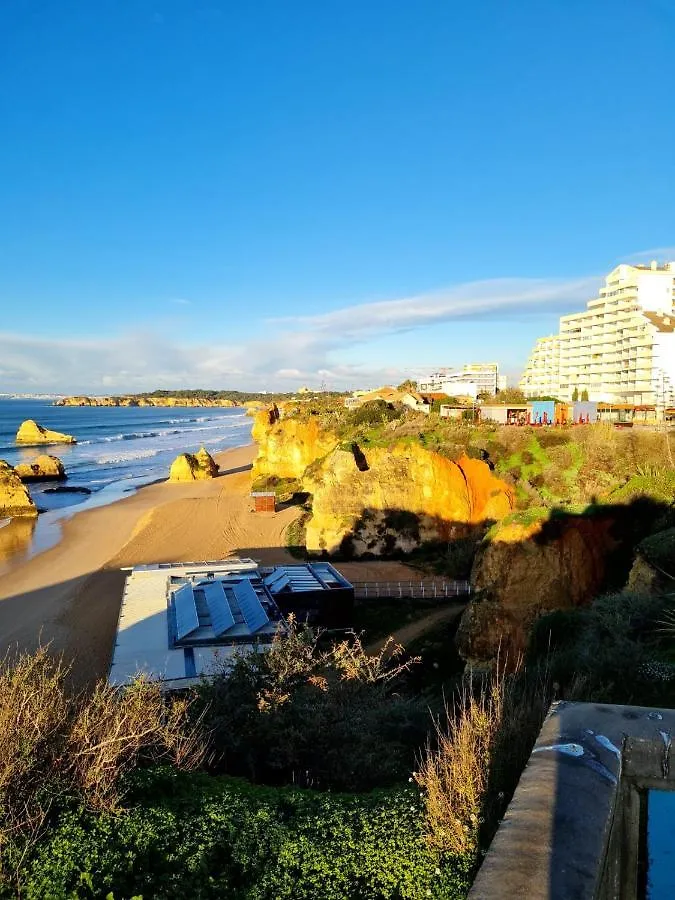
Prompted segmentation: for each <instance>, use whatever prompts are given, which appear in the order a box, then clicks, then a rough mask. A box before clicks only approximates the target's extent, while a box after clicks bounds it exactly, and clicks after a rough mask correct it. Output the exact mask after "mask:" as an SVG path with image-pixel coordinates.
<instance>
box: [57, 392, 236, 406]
mask: <svg viewBox="0 0 675 900" xmlns="http://www.w3.org/2000/svg"><path fill="white" fill-rule="evenodd" d="M238 405H239V404H237V403H236V402H235V401H234V400H228V399H225V398H220V397H144V396H142V395H138V396H133V395H127V396H122V397H61V398H60V399H59V400H55V401H54V406H159V407H164V406H168V407H175V406H186V407H193V406H196V407H218V408H224V409H231V408H232V407H236V406H238Z"/></svg>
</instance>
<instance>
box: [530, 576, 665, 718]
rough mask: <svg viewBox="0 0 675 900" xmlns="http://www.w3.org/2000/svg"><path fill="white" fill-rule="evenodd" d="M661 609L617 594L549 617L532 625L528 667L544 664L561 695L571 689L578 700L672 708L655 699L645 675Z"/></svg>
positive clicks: (651, 600)
mask: <svg viewBox="0 0 675 900" xmlns="http://www.w3.org/2000/svg"><path fill="white" fill-rule="evenodd" d="M665 608H666V600H665V598H663V597H658V596H645V595H640V594H632V593H618V594H605V595H603V596H602V597H599V598H597V599H596V600H595V601H594V602H593V603H592V604H591V605H590V606H588V607H584V608H579V609H572V610H566V611H561V610H558V611H555V612H552V613H549V614H547V615H545V616H542V617H541V618H540V619H539V620H538V621H537V622H536V623H535V626H534V628H533V631H532V635H531V639H530V644H529V648H528V659H529V662H530V663H531V664H534V663H536V662H538V661H543V660H546V664H547V666H548V667H549V669H550V672H551V676H552V677H553V678H554V680H555V681H557V682H558V683H559V685H560V686H561V689H562V691H563V694H564V693H565V691H566V690H569V689H570V688H572V689H574V690H576V691H577V699H587V700H594V701H600V702H606V703H638V704H639V703H642V704H645V705H650V703H652V702H657V703H658V702H661V703H663V702H664V700H669V701H670V702H672V700H673V699H674V698H673V696H671V695H670V694H668V695H666V696H660V697H657V696H655V695H654V693H653V685H651V684H650V683H649V681H648V680H645V678H644V675H643V672H644V668H645V666H646V665H647V664H648V663H649V662H650V660H652V659H653V658H654V651H655V645H656V643H657V642H658V634H657V629H658V623H659V621H660V617H661V616H662V615H663V612H664V609H665ZM575 683H576V687H574V686H575ZM671 690H672V689H671Z"/></svg>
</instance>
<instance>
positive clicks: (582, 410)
mask: <svg viewBox="0 0 675 900" xmlns="http://www.w3.org/2000/svg"><path fill="white" fill-rule="evenodd" d="M597 421H598V404H597V403H595V402H594V401H593V400H577V401H576V402H575V403H573V404H572V422H573V423H574V424H575V425H592V424H594V423H595V422H597Z"/></svg>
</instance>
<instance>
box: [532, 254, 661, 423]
mask: <svg viewBox="0 0 675 900" xmlns="http://www.w3.org/2000/svg"><path fill="white" fill-rule="evenodd" d="M520 387H521V390H522V391H523V392H524V393H525V394H526V395H527V396H529V397H536V396H548V395H551V396H556V397H558V398H559V399H561V400H571V399H572V397H573V395H575V391H576V392H577V393H578V395H579V397H581V395H582V394H583V392H584V391H587V392H588V397H589V399H590V400H599V401H605V402H608V403H629V404H633V405H636V406H639V405H649V406H657V407H659V406H664V405H665V406H669V405H673V403H675V262H670V263H665V264H664V265H663V266H659V265H657V264H656V263H655V262H653V263H651V265H649V266H642V265H638V266H631V265H626V264H622V265H620V266H617V267H616V269H614V270H613V271H612V272H610V274H609V275H608V276H607V278H606V279H605V286H604V287H603V288H601V289H600V292H599V295H598V297H597V298H596V299H594V300H590V301H589V302H588V304H587V309H586V310H585V312H581V313H573V314H571V315H569V316H562V318H561V319H560V332H559V334H557V335H553V336H551V337H546V338H540V339H539V340H538V341H537V343H536V345H535V347H534V350H533V351H532V353H531V355H530V358H529V360H528V363H527V367H526V369H525V372H524V374H523V377H522V379H521V381H520Z"/></svg>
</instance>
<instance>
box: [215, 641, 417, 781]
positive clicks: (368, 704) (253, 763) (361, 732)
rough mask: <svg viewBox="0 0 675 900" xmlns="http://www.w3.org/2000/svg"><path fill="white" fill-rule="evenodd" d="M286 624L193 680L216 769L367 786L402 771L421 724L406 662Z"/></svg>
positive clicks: (410, 762)
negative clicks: (265, 642)
mask: <svg viewBox="0 0 675 900" xmlns="http://www.w3.org/2000/svg"><path fill="white" fill-rule="evenodd" d="M318 637H319V636H318V635H316V634H314V633H313V632H311V631H310V630H309V629H296V628H291V631H290V634H289V635H288V636H286V637H283V636H278V637H277V638H276V639H275V641H274V643H273V644H272V647H271V649H270V650H269V651H268V652H264V653H263V652H261V653H248V654H242V655H241V656H240V657H238V658H237V659H236V660H235V662H234V664H233V665H232V666H231V667H230V668H229V669H228V670H227V674H225V675H224V676H223V677H219V678H216V679H214V680H213V681H210V682H208V683H205V684H204V685H203V686H202V687H201V688H200V695H201V700H202V708H203V709H204V710H205V715H206V719H205V723H206V725H207V727H208V728H209V729H210V731H211V735H212V747H213V749H214V751H215V753H216V754H217V764H218V765H219V767H220V768H221V770H223V771H225V772H227V773H228V774H233V775H245V776H247V777H248V778H250V779H251V780H252V781H257V782H265V783H268V784H269V783H272V784H296V785H303V786H311V787H318V788H322V789H331V790H370V789H371V788H373V787H385V786H389V785H392V784H394V783H396V782H397V781H398V780H400V779H403V778H405V777H407V773H408V772H409V771H410V770H411V769H412V768H413V766H414V760H415V754H416V752H417V751H418V750H419V748H420V747H421V746H422V745H423V743H424V741H425V738H426V734H427V730H428V724H429V723H428V713H427V710H426V707H425V705H424V704H423V703H422V702H421V701H420V700H419V699H418V698H416V697H414V696H409V695H408V694H407V693H406V691H405V681H404V679H403V677H402V676H403V675H404V674H405V672H406V671H407V669H408V668H409V665H410V662H407V663H406V662H404V663H402V662H401V661H400V659H399V656H400V652H401V648H397V647H393V646H392V645H391V644H387V645H386V647H385V648H384V649H383V650H382V651H381V652H379V653H377V654H370V655H369V654H367V653H366V652H365V651H364V650H363V647H362V646H361V643H360V640H359V639H358V638H357V637H356V636H352V637H350V638H347V639H345V640H343V641H340V642H338V643H332V644H329V646H328V648H327V649H326V648H325V647H324V646H323V645H322V644H320V643H319V641H318Z"/></svg>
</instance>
